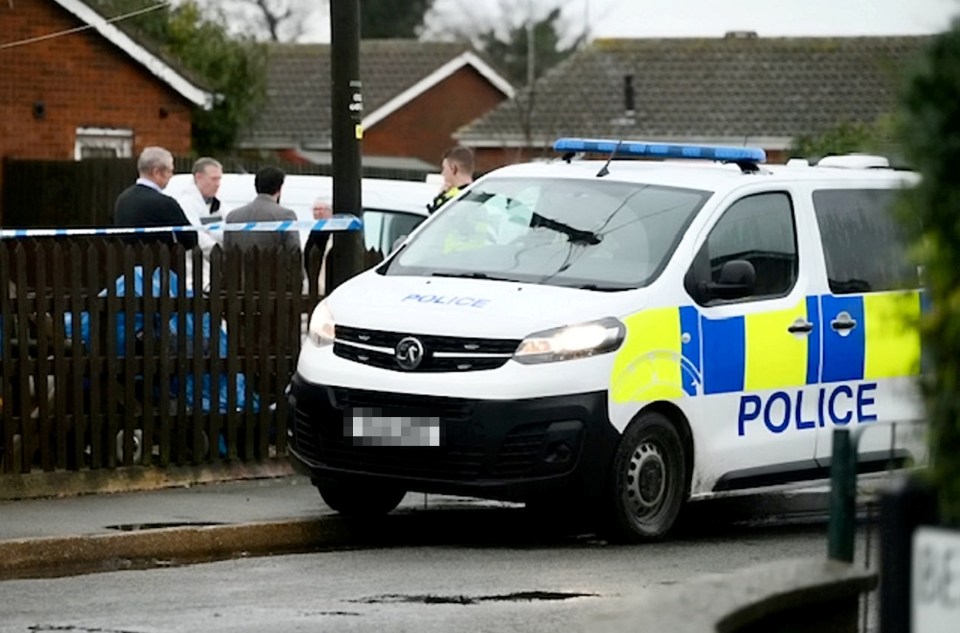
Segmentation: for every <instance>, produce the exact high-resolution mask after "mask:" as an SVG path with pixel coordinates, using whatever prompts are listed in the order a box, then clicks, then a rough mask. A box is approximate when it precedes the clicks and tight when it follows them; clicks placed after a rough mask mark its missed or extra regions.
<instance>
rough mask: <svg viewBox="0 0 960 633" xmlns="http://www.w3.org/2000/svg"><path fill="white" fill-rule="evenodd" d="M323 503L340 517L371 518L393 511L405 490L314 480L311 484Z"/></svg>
mask: <svg viewBox="0 0 960 633" xmlns="http://www.w3.org/2000/svg"><path fill="white" fill-rule="evenodd" d="M313 485H314V486H316V487H317V491H319V492H320V496H321V497H322V498H323V500H324V502H326V504H327V505H328V506H330V507H331V508H333V509H334V510H336V511H337V512H339V513H340V514H342V515H344V516H353V517H373V516H381V515H384V514H387V513H388V512H390V511H391V510H393V509H395V508H396V507H397V506H398V505H400V502H401V501H403V497H404V496H405V495H406V494H407V491H406V490H403V489H402V488H399V487H397V486H392V485H390V484H383V483H379V482H375V481H360V480H354V479H317V480H314V481H313Z"/></svg>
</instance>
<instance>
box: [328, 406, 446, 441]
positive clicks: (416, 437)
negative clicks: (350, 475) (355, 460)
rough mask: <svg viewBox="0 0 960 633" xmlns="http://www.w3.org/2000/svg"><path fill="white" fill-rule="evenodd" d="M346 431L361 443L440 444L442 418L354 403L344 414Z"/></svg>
mask: <svg viewBox="0 0 960 633" xmlns="http://www.w3.org/2000/svg"><path fill="white" fill-rule="evenodd" d="M343 435H344V437H349V438H353V443H354V444H355V445H358V446H440V418H438V417H435V416H424V415H413V414H411V413H408V414H406V415H388V414H387V413H386V412H384V411H383V409H378V408H368V407H355V408H350V409H347V410H346V412H345V414H344V417H343Z"/></svg>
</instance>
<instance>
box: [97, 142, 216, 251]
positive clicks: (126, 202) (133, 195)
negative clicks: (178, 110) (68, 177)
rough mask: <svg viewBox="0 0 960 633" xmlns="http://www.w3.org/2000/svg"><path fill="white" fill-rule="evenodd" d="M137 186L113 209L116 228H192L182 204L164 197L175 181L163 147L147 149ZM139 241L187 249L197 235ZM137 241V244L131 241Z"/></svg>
mask: <svg viewBox="0 0 960 633" xmlns="http://www.w3.org/2000/svg"><path fill="white" fill-rule="evenodd" d="M137 171H138V172H139V173H140V177H139V178H137V182H136V183H134V184H133V185H131V186H130V187H127V188H126V189H124V190H123V192H121V193H120V195H119V196H117V201H116V204H115V205H114V208H113V223H114V225H115V226H123V227H130V226H186V225H189V224H190V221H189V220H187V216H186V215H184V213H183V209H181V208H180V204H179V203H178V202H177V201H176V200H174V199H173V198H171V197H169V196H167V195H164V194H163V193H162V192H163V189H164V188H165V187H166V186H167V183H168V182H170V178H172V177H173V155H172V154H171V153H170V152H169V151H167V150H166V149H164V148H162V147H147V148H146V149H144V150H143V152H141V153H140V158H139V159H137ZM136 239H137V240H142V241H145V242H154V243H156V242H164V243H168V244H174V243H180V244H183V246H184V247H185V248H188V249H189V248H193V247H194V246H196V244H197V235H196V233H194V232H192V231H187V232H173V231H171V232H170V233H147V234H143V235H139V236H137V238H136ZM130 241H135V240H130Z"/></svg>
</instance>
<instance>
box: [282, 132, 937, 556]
mask: <svg viewBox="0 0 960 633" xmlns="http://www.w3.org/2000/svg"><path fill="white" fill-rule="evenodd" d="M555 149H556V150H557V151H558V153H559V156H558V159H557V160H554V161H552V162H549V163H529V164H519V165H512V166H508V167H503V168H500V169H497V170H495V171H493V172H490V173H489V174H487V175H486V176H484V177H483V178H481V179H478V180H477V181H476V182H475V183H474V184H473V185H471V186H470V187H469V188H468V189H467V190H466V191H464V192H463V193H461V194H460V195H459V196H458V197H457V198H455V199H454V200H453V201H451V202H450V203H448V204H447V205H445V206H444V207H443V208H442V209H441V210H440V211H439V212H438V213H436V214H435V215H433V216H431V217H430V218H429V219H428V220H427V221H426V222H424V223H423V224H421V225H420V226H419V227H418V228H417V229H416V230H415V231H414V232H413V233H412V234H411V235H410V236H409V237H408V238H407V240H406V241H405V242H404V243H403V244H402V246H401V247H400V248H399V249H397V250H396V251H395V252H394V253H393V254H392V256H391V257H389V258H388V259H387V260H386V261H384V262H383V263H382V264H381V265H379V266H378V267H376V268H374V269H371V270H368V271H366V272H365V273H362V274H360V275H358V276H357V277H354V278H353V279H351V280H349V281H348V282H346V283H344V284H343V285H341V286H339V287H338V288H336V289H335V290H334V291H333V292H332V293H331V294H330V296H329V297H327V299H326V300H325V301H323V302H322V303H321V304H320V305H318V306H317V308H316V310H315V312H314V313H313V315H312V317H311V321H310V329H309V336H308V340H307V341H306V342H305V343H304V347H303V350H302V353H301V355H300V357H299V361H298V366H297V371H296V374H295V376H294V377H293V379H292V382H291V384H290V388H289V400H290V405H291V408H292V413H293V419H292V421H291V423H290V430H289V436H290V450H291V453H292V457H293V460H294V464H295V465H296V466H297V467H298V468H299V469H300V470H302V471H303V472H306V473H308V474H309V475H310V476H311V478H312V481H313V483H314V484H315V485H316V486H317V488H318V489H319V491H320V493H321V495H322V497H323V499H324V500H325V501H326V502H327V503H328V504H329V505H330V506H331V507H332V508H334V509H335V510H338V511H340V512H341V513H346V514H361V515H371V514H376V513H384V512H388V511H390V510H392V509H393V508H395V507H396V505H397V504H398V503H399V502H400V500H401V499H402V497H403V495H404V493H405V492H407V491H423V492H435V493H450V494H460V495H470V496H476V497H482V498H490V499H501V500H512V501H520V502H526V503H532V504H547V505H549V504H550V503H552V502H559V501H563V502H565V503H569V502H571V501H572V500H583V501H584V502H587V503H590V504H592V505H591V506H590V507H592V508H595V509H597V511H598V512H597V514H596V516H598V517H601V518H602V519H603V527H604V528H606V529H607V532H608V533H609V534H610V535H612V536H615V537H619V538H624V539H628V540H647V539H656V538H660V537H663V536H664V535H665V534H667V533H668V531H669V530H670V528H671V526H672V525H673V524H674V522H675V519H676V517H677V515H678V512H679V511H680V509H681V507H682V505H683V504H684V503H685V502H686V501H688V500H697V499H703V498H707V497H711V496H715V495H721V494H732V493H737V492H738V491H744V490H749V489H755V488H758V487H766V486H772V485H781V484H790V483H793V482H802V481H810V480H816V479H823V478H825V477H827V476H828V475H829V466H830V461H831V443H832V433H833V431H834V429H836V428H849V429H857V430H859V429H863V433H862V436H861V437H860V440H859V450H860V454H859V459H858V466H859V468H860V470H861V471H873V470H880V469H885V468H887V467H889V466H890V465H891V464H896V465H905V464H908V463H917V462H920V461H923V460H925V459H926V455H925V443H924V441H923V436H922V427H920V430H919V431H918V425H917V424H916V423H917V422H918V421H919V420H920V418H921V417H922V415H921V413H922V410H921V402H920V399H919V394H918V390H917V378H918V374H919V372H920V366H921V350H920V337H919V333H918V328H917V325H916V321H917V319H918V318H919V316H920V313H921V310H922V308H923V305H924V298H923V296H922V294H921V292H920V280H919V271H918V269H917V267H916V266H912V265H910V263H909V261H908V257H907V256H906V249H905V244H904V241H905V236H904V233H905V231H904V230H903V229H902V228H901V225H900V224H899V223H898V222H897V221H896V220H895V218H894V216H893V207H894V203H895V201H896V198H897V196H898V194H899V192H900V191H901V190H902V189H903V188H905V187H909V186H911V185H912V184H914V183H915V182H916V176H915V175H914V174H911V173H907V172H902V171H897V170H893V169H890V168H888V167H885V166H884V165H885V162H883V161H882V160H881V159H878V158H876V157H864V156H842V157H832V158H829V159H824V160H823V161H821V163H820V164H818V165H816V166H811V165H808V164H806V163H803V164H796V163H793V162H792V163H791V164H789V165H765V164H764V163H763V161H764V160H765V155H764V152H763V151H762V150H760V149H755V148H745V147H715V146H689V145H662V144H656V143H645V142H617V141H606V140H593V139H575V138H568V139H561V140H559V141H557V143H556V144H555ZM591 156H593V158H587V157H591ZM650 158H660V159H666V160H649V159H650ZM631 159H634V160H631ZM637 159H643V160H637ZM674 159H676V160H674Z"/></svg>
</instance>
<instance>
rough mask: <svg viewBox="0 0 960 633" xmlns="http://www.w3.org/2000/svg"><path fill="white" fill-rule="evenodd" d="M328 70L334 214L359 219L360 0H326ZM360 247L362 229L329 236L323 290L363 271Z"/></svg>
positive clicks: (361, 118) (361, 207)
mask: <svg viewBox="0 0 960 633" xmlns="http://www.w3.org/2000/svg"><path fill="white" fill-rule="evenodd" d="M330 70H331V72H330V81H331V114H332V115H333V116H332V124H333V130H332V135H331V140H332V144H333V147H332V160H333V212H334V213H351V214H353V215H356V216H358V217H361V219H362V217H363V216H362V214H363V205H362V200H361V198H360V173H361V172H360V141H361V139H362V138H363V127H362V125H361V121H362V120H363V95H362V93H361V90H360V89H361V84H360V2H359V0H330ZM363 251H364V247H363V232H362V231H350V232H344V233H338V234H337V235H336V236H335V237H334V238H333V247H332V248H331V250H330V254H329V257H330V259H331V262H330V264H331V265H329V266H327V271H328V273H327V286H326V288H327V292H330V291H331V290H332V289H333V288H336V287H337V286H339V285H340V284H341V283H343V282H344V281H346V280H347V279H349V278H350V277H353V276H354V275H356V274H358V273H360V272H361V271H362V270H363V268H364V252H363Z"/></svg>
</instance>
